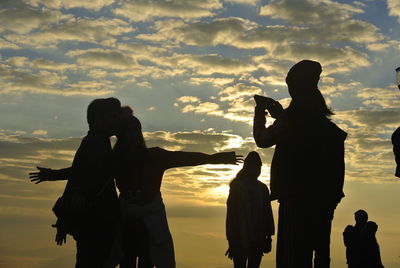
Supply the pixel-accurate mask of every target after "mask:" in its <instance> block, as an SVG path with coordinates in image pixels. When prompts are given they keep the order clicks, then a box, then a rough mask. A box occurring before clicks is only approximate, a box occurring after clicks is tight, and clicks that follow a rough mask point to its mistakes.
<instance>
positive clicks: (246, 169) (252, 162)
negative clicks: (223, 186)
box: [231, 151, 262, 185]
mask: <svg viewBox="0 0 400 268" xmlns="http://www.w3.org/2000/svg"><path fill="white" fill-rule="evenodd" d="M261 166H262V162H261V158H260V155H259V154H258V153H257V152H255V151H252V152H250V153H249V154H248V155H247V156H246V158H245V159H244V163H243V168H242V169H241V170H240V171H239V172H238V174H237V175H236V177H235V178H234V179H233V180H232V181H231V185H232V184H233V183H236V182H239V181H242V180H248V181H252V180H257V178H258V176H260V173H261Z"/></svg>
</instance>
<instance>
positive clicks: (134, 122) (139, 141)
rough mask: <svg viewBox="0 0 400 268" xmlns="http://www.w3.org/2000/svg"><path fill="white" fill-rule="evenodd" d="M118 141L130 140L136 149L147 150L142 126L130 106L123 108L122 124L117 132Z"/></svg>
mask: <svg viewBox="0 0 400 268" xmlns="http://www.w3.org/2000/svg"><path fill="white" fill-rule="evenodd" d="M117 138H118V139H124V140H126V141H128V140H129V143H130V144H132V145H133V146H134V147H135V148H145V147H146V144H145V141H144V137H143V133H142V124H141V123H140V121H139V119H138V118H137V117H136V116H134V115H133V110H132V108H131V107H129V106H124V107H122V108H121V124H120V128H119V130H118V132H117Z"/></svg>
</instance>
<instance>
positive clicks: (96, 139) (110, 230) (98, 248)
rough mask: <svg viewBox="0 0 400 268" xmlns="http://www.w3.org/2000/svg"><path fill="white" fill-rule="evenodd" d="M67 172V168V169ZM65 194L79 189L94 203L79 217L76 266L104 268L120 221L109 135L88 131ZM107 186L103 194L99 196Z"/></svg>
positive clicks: (89, 201) (89, 202)
mask: <svg viewBox="0 0 400 268" xmlns="http://www.w3.org/2000/svg"><path fill="white" fill-rule="evenodd" d="M66 173H68V170H67V171H66ZM69 174H70V178H69V180H68V183H67V186H66V194H68V193H70V192H80V193H82V195H83V196H84V197H85V200H86V202H87V204H93V205H92V206H91V207H90V209H89V210H88V213H87V215H86V217H84V218H82V219H80V222H79V226H77V231H76V233H75V234H74V239H75V240H76V247H77V255H76V267H77V268H80V267H103V265H104V264H105V263H106V262H107V261H109V257H110V253H111V250H112V244H113V241H114V239H115V230H116V229H115V227H116V223H117V221H118V220H119V203H118V196H117V193H116V189H115V184H114V180H113V158H112V150H111V145H110V141H109V138H108V136H106V135H103V134H102V133H98V132H94V131H89V133H88V135H87V136H86V137H85V138H83V140H82V142H81V145H80V147H79V149H78V151H77V152H76V154H75V157H74V161H73V164H72V167H71V169H70V170H69ZM106 183H108V184H107V186H106V187H105V189H104V191H103V192H102V193H101V195H100V196H98V197H96V195H97V194H98V193H99V192H100V191H101V189H102V188H103V187H104V185H106Z"/></svg>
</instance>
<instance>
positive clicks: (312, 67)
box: [286, 60, 333, 116]
mask: <svg viewBox="0 0 400 268" xmlns="http://www.w3.org/2000/svg"><path fill="white" fill-rule="evenodd" d="M321 72H322V67H321V64H320V63H319V62H316V61H312V60H302V61H300V62H298V63H296V64H295V65H293V66H292V68H290V70H289V72H288V74H287V76H286V84H287V85H288V89H289V94H290V96H291V97H292V103H291V104H292V105H295V106H296V107H298V108H300V109H308V110H312V111H313V112H315V113H321V114H323V115H325V116H330V115H333V112H332V111H331V110H330V109H329V108H328V107H327V106H326V102H325V99H324V97H323V96H322V94H321V92H320V91H319V89H318V81H319V78H320V75H321Z"/></svg>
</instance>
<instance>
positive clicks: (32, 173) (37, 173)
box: [29, 172, 39, 178]
mask: <svg viewBox="0 0 400 268" xmlns="http://www.w3.org/2000/svg"><path fill="white" fill-rule="evenodd" d="M36 177H39V172H29V178H36Z"/></svg>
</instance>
